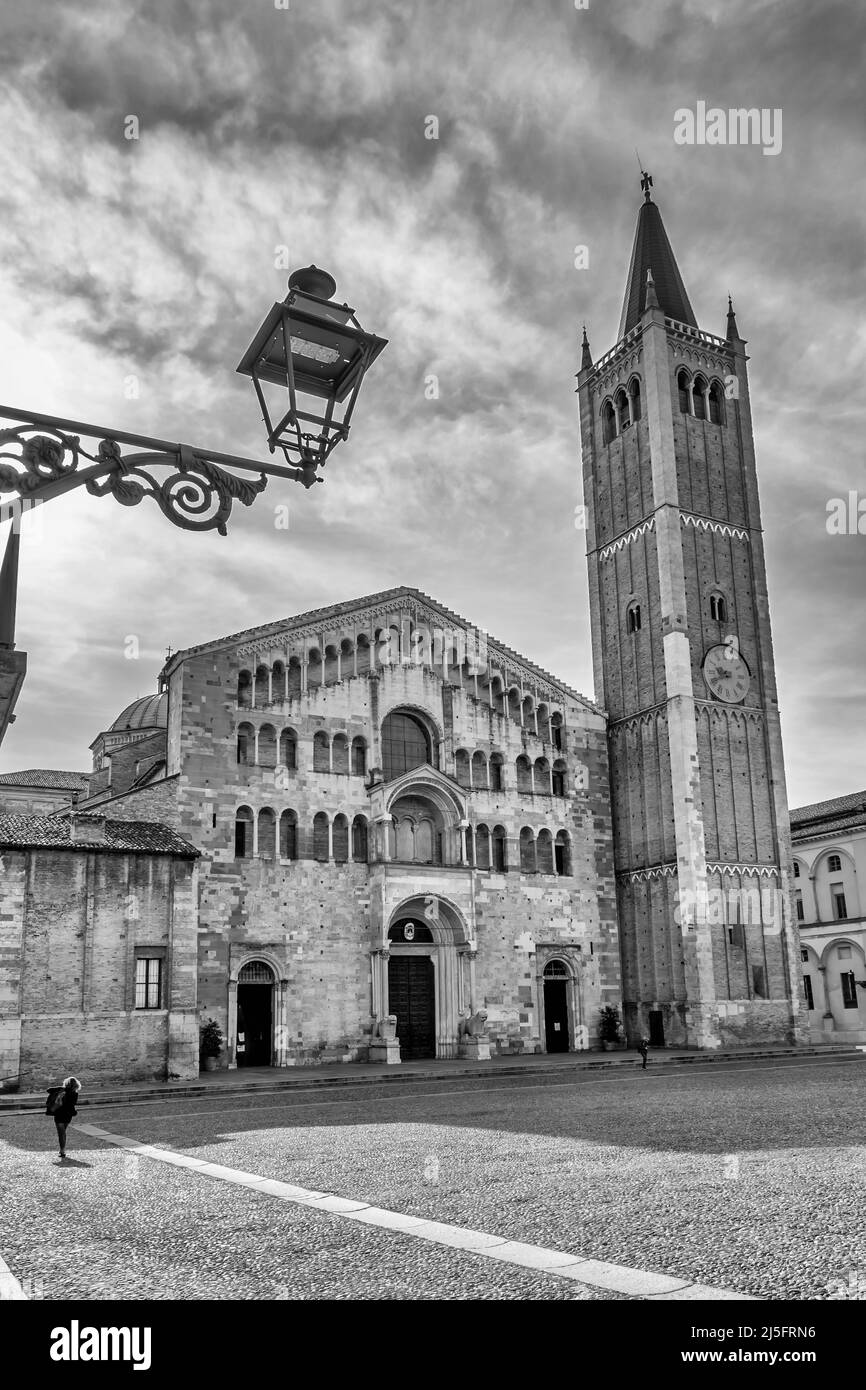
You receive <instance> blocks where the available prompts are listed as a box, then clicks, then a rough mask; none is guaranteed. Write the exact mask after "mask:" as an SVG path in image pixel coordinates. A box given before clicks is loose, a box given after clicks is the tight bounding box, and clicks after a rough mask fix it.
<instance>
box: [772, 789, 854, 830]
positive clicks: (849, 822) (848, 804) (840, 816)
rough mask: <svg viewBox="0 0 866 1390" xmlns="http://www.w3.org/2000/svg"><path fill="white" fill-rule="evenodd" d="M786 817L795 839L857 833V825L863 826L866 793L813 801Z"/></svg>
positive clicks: (851, 793) (797, 808)
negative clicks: (788, 819) (850, 832)
mask: <svg viewBox="0 0 866 1390" xmlns="http://www.w3.org/2000/svg"><path fill="white" fill-rule="evenodd" d="M789 815H790V819H791V834H792V836H793V837H794V838H795V839H797V840H806V839H808V838H809V836H810V835H821V834H827V833H831V834H832V833H833V832H834V831H840V832H841V831H843V830H856V829H857V827H858V826H866V791H862V792H849V794H848V795H847V796H835V797H832V798H831V800H829V801H815V802H813V803H812V805H811V806H798V807H796V808H795V809H794V810H792V811H790V812H789Z"/></svg>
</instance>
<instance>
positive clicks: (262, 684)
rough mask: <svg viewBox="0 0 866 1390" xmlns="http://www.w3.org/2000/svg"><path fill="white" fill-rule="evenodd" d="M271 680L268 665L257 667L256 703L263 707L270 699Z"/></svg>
mask: <svg viewBox="0 0 866 1390" xmlns="http://www.w3.org/2000/svg"><path fill="white" fill-rule="evenodd" d="M269 686H270V682H269V680H268V668H267V666H257V667H256V705H257V706H258V708H259V709H261V708H262V707H263V706H264V705H266V704H268V702H269V699H270V690H269Z"/></svg>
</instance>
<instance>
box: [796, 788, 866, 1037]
mask: <svg viewBox="0 0 866 1390" xmlns="http://www.w3.org/2000/svg"><path fill="white" fill-rule="evenodd" d="M791 840H792V846H793V852H794V884H795V893H794V896H795V903H796V913H797V921H798V924H799V928H800V955H801V959H802V972H803V985H804V989H805V993H806V1008H807V1015H808V1020H809V1031H810V1035H811V1037H812V1039H813V1040H814V1041H816V1042H821V1041H824V1042H837V1043H845V1042H851V1043H866V899H864V893H866V890H864V887H863V885H864V884H866V791H864V792H854V793H853V794H852V795H850V796H837V797H835V798H834V799H833V800H832V801H819V802H816V803H815V804H814V805H812V806H801V807H799V808H798V809H797V810H795V811H792V812H791Z"/></svg>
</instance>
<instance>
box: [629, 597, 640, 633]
mask: <svg viewBox="0 0 866 1390" xmlns="http://www.w3.org/2000/svg"><path fill="white" fill-rule="evenodd" d="M626 628H627V630H628V631H629V632H640V604H639V603H630V604H629V606H628V609H627V611H626Z"/></svg>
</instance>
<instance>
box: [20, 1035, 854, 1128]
mask: <svg viewBox="0 0 866 1390" xmlns="http://www.w3.org/2000/svg"><path fill="white" fill-rule="evenodd" d="M858 1052H860V1053H861V1054H864V1055H866V1049H862V1048H859V1049H858V1048H857V1047H852V1048H847V1047H844V1046H841V1045H834V1046H830V1047H803V1048H789V1049H778V1048H775V1049H770V1048H765V1049H749V1050H748V1051H745V1050H744V1051H737V1052H723V1053H719V1052H713V1053H701V1052H692V1053H684V1054H682V1055H678V1054H671V1055H669V1056H664V1055H659V1056H658V1057H654V1058H653V1060H652V1063H651V1065H650V1067H649V1068H648V1070H649V1071H655V1070H657V1069H658V1068H659V1067H674V1066H697V1067H703V1066H714V1065H718V1064H720V1063H724V1062H737V1061H740V1062H747V1061H760V1060H762V1059H764V1060H766V1059H779V1058H782V1059H788V1058H798V1059H799V1058H804V1057H845V1056H850V1057H852V1058H853V1057H854V1056H855V1055H856V1054H857V1053H858ZM576 1055H577V1056H579V1055H580V1054H576ZM602 1056H604V1057H605V1058H606V1057H607V1056H608V1054H602ZM602 1056H599V1057H598V1059H597V1060H592V1061H575V1062H573V1063H567V1064H565V1063H562V1062H558V1063H556V1064H555V1065H553V1066H551V1065H550V1064H549V1063H547V1064H546V1063H544V1062H543V1061H540V1062H538V1063H536V1064H531V1063H530V1064H525V1065H523V1066H514V1065H511V1066H509V1065H507V1064H503V1065H501V1066H500V1065H498V1064H497V1062H495V1061H494V1062H493V1065H492V1066H491V1065H490V1063H481V1064H480V1065H479V1064H476V1065H474V1066H467V1067H460V1066H459V1065H454V1064H451V1065H446V1066H445V1067H435V1066H434V1067H431V1068H430V1069H429V1070H425V1071H411V1072H409V1071H407V1072H402V1073H400V1072H395V1071H391V1070H390V1069H386V1068H382V1069H381V1072H380V1071H379V1070H378V1069H376V1074H375V1075H370V1074H368V1073H367V1072H364V1073H362V1074H360V1075H359V1074H355V1075H353V1074H351V1064H347V1066H346V1071H347V1073H348V1074H347V1075H339V1076H321V1075H317V1074H316V1068H314V1067H309V1068H307V1067H305V1068H278V1067H275V1068H273V1074H272V1076H269V1077H267V1079H264V1078H262V1079H256V1080H255V1081H244V1080H238V1081H230V1082H216V1083H213V1082H211V1083H207V1082H201V1081H199V1082H195V1081H178V1082H173V1081H160V1082H155V1083H153V1084H151V1085H146V1084H145V1085H141V1086H129V1087H126V1086H125V1087H123V1088H122V1089H118V1090H111V1089H108V1088H106V1089H105V1090H103V1091H98V1090H95V1091H91V1092H90V1093H89V1095H88V1096H87V1098H84V1097H82V1098H81V1099H80V1100H79V1102H78V1106H79V1109H81V1108H83V1107H85V1106H87V1107H90V1106H94V1107H97V1106H115V1105H134V1104H135V1103H136V1102H138V1101H149V1100H161V1099H162V1100H168V1099H173V1098H174V1097H175V1096H196V1097H199V1098H202V1097H205V1098H206V1097H208V1096H213V1097H215V1098H216V1097H219V1096H240V1095H253V1094H256V1093H258V1092H265V1093H273V1092H276V1091H283V1090H285V1091H292V1090H320V1089H321V1090H326V1089H328V1088H331V1089H333V1088H334V1087H337V1088H341V1087H344V1088H351V1087H355V1086H381V1085H392V1086H393V1085H397V1086H412V1085H413V1084H414V1083H419V1084H423V1083H425V1082H429V1081H475V1080H479V1079H483V1080H491V1079H492V1078H494V1077H519V1076H564V1077H569V1076H571V1075H573V1074H574V1073H577V1072H581V1073H583V1072H590V1071H616V1070H617V1069H619V1070H624V1069H625V1070H628V1069H634V1068H635V1067H639V1061H638V1059H637V1057H636V1056H632V1055H631V1053H629V1054H628V1055H627V1056H623V1057H618V1058H611V1059H610V1060H602ZM368 1065H369V1064H368ZM287 1072H289V1073H293V1074H290V1075H286V1073H287ZM44 1104H45V1092H44V1091H39V1092H29V1093H23V1094H22V1093H15V1092H12V1093H7V1094H6V1095H0V1116H2V1115H3V1114H4V1113H5V1114H22V1113H30V1112H34V1111H41V1110H42V1109H43V1108H44Z"/></svg>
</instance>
